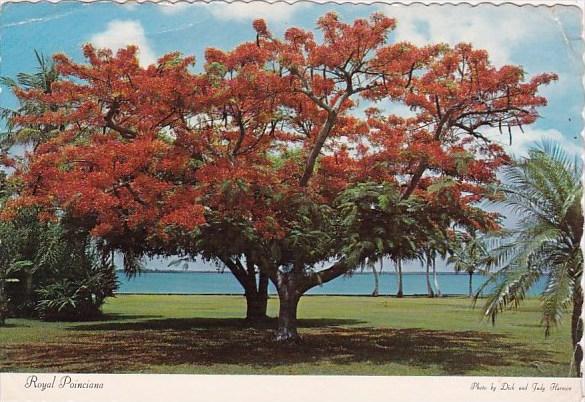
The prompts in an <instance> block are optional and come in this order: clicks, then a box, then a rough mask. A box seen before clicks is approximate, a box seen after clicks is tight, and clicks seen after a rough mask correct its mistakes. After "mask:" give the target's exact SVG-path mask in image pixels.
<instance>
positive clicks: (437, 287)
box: [432, 258, 441, 297]
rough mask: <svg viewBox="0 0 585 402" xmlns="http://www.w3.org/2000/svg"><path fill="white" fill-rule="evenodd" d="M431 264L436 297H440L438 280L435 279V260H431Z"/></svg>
mask: <svg viewBox="0 0 585 402" xmlns="http://www.w3.org/2000/svg"><path fill="white" fill-rule="evenodd" d="M432 264H433V281H434V282H435V291H436V293H435V294H436V296H437V297H441V288H440V287H439V278H437V264H436V261H435V258H433V259H432Z"/></svg>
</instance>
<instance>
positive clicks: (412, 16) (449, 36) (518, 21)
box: [381, 4, 558, 66]
mask: <svg viewBox="0 0 585 402" xmlns="http://www.w3.org/2000/svg"><path fill="white" fill-rule="evenodd" d="M381 10H382V12H384V13H385V14H386V15H388V16H390V17H393V18H396V20H397V28H396V37H397V40H398V41H409V42H412V43H414V44H416V45H424V44H428V43H439V42H445V43H449V44H451V45H453V44H456V43H459V42H469V43H472V44H473V45H474V47H476V48H482V49H486V50H487V51H488V52H489V54H490V58H491V60H492V62H493V63H494V64H495V65H496V66H498V65H502V64H510V63H513V62H514V51H515V49H517V48H518V47H519V46H521V41H522V40H525V39H529V38H531V37H534V35H542V34H543V31H549V30H555V29H558V27H556V26H555V25H554V24H555V23H554V19H552V18H551V16H550V11H549V10H548V9H543V8H539V9H534V8H531V9H529V10H528V11H527V10H526V9H524V8H523V7H517V6H493V5H490V4H482V5H480V6H476V7H471V6H469V5H464V4H459V5H456V6H454V5H432V6H424V5H410V6H408V7H405V6H401V5H386V6H381Z"/></svg>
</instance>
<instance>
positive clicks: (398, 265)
mask: <svg viewBox="0 0 585 402" xmlns="http://www.w3.org/2000/svg"><path fill="white" fill-rule="evenodd" d="M396 269H397V271H398V292H396V297H404V291H403V287H402V260H400V259H399V260H397V261H396Z"/></svg>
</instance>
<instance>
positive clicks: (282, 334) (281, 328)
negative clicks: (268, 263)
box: [276, 271, 301, 343]
mask: <svg viewBox="0 0 585 402" xmlns="http://www.w3.org/2000/svg"><path fill="white" fill-rule="evenodd" d="M296 279H297V278H295V275H294V273H292V272H291V273H284V272H280V271H279V272H278V273H277V279H276V288H277V290H278V300H279V303H280V307H279V310H278V329H277V331H276V341H277V342H283V343H295V342H299V341H300V336H299V333H298V331H297V307H298V304H299V299H300V296H301V293H300V291H299V283H298V280H296Z"/></svg>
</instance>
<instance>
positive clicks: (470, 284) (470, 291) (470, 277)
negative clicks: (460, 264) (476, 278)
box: [468, 271, 473, 297]
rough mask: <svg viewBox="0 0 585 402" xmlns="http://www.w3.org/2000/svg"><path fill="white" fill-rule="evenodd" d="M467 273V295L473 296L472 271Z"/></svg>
mask: <svg viewBox="0 0 585 402" xmlns="http://www.w3.org/2000/svg"><path fill="white" fill-rule="evenodd" d="M468 273H469V297H473V271H470V272H468Z"/></svg>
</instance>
